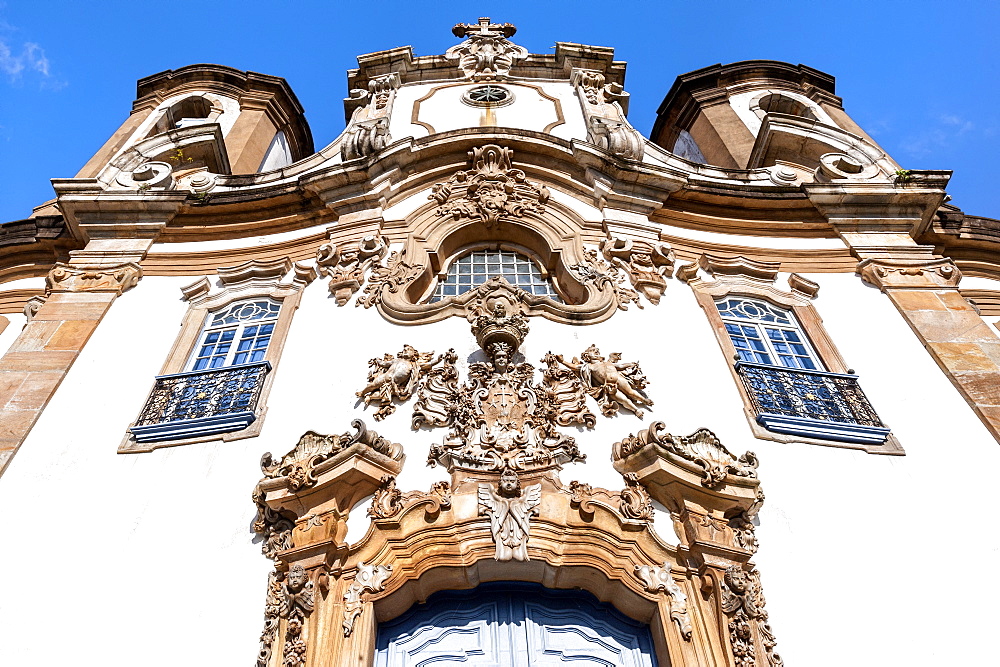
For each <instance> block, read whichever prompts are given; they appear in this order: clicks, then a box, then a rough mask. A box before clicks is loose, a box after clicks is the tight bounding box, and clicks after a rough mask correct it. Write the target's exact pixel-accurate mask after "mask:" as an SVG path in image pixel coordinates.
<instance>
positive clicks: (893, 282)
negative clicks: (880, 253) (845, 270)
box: [857, 258, 962, 292]
mask: <svg viewBox="0 0 1000 667" xmlns="http://www.w3.org/2000/svg"><path fill="white" fill-rule="evenodd" d="M857 274H858V275H859V276H861V279H862V280H864V281H865V282H866V283H868V284H869V285H873V286H875V287H878V288H879V289H880V290H882V291H883V292H884V291H886V290H887V289H955V288H957V287H958V283H959V282H960V281H961V280H962V272H961V271H959V269H958V267H957V266H955V263H954V262H953V261H951V259H948V258H942V259H933V260H929V261H919V260H916V261H914V260H905V259H904V260H900V259H865V260H863V261H862V262H860V263H859V264H858V268H857Z"/></svg>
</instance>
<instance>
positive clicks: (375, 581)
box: [343, 561, 392, 637]
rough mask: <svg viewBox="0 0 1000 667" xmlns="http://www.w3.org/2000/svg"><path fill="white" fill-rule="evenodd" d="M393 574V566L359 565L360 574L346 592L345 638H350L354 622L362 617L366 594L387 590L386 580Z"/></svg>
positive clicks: (362, 563) (355, 576)
mask: <svg viewBox="0 0 1000 667" xmlns="http://www.w3.org/2000/svg"><path fill="white" fill-rule="evenodd" d="M391 574H392V565H369V564H367V563H365V562H364V561H362V562H360V563H358V573H357V574H356V575H354V581H353V582H351V585H350V586H348V587H347V590H346V591H344V623H343V627H344V636H345V637H349V636H350V634H351V632H352V631H353V630H354V621H356V620H357V618H358V616H360V615H361V610H362V609H363V608H364V602H363V601H362V599H361V596H362V595H363V594H364V593H377V592H379V591H381V590H383V589H385V582H386V579H388V578H389V575H391Z"/></svg>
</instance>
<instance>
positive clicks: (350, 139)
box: [340, 72, 400, 161]
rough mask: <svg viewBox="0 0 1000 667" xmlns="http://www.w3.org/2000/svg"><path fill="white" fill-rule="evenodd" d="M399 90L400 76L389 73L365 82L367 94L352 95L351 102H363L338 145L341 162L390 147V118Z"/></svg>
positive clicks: (355, 91)
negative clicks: (366, 83) (393, 102)
mask: <svg viewBox="0 0 1000 667" xmlns="http://www.w3.org/2000/svg"><path fill="white" fill-rule="evenodd" d="M399 86H400V79H399V74H397V73H396V72H391V73H389V74H385V75H382V76H378V77H374V78H372V79H371V80H370V81H369V82H368V90H360V89H355V90H352V91H351V100H365V102H364V103H362V104H361V105H360V106H358V107H357V108H356V109H354V113H352V114H351V121H350V123H349V124H348V126H347V129H346V130H345V131H344V138H343V140H342V141H341V144H340V156H341V159H343V160H345V161H347V160H355V159H358V158H363V157H368V156H369V155H372V154H374V153H377V152H378V151H380V150H382V149H383V148H385V147H386V146H388V145H389V143H390V142H391V141H392V138H391V137H390V136H389V115H390V113H391V111H392V101H393V99H394V98H395V93H396V90H397V89H398V88H399Z"/></svg>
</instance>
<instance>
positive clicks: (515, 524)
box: [479, 468, 542, 561]
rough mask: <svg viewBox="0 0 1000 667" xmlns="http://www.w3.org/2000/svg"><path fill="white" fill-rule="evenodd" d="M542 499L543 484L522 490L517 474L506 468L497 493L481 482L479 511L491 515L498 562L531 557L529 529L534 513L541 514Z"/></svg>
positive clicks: (491, 526) (491, 527) (523, 559)
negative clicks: (529, 554)
mask: <svg viewBox="0 0 1000 667" xmlns="http://www.w3.org/2000/svg"><path fill="white" fill-rule="evenodd" d="M541 501H542V485H541V484H532V485H531V486H528V487H526V488H524V489H523V490H522V489H521V482H520V480H518V477H517V473H515V472H514V471H513V470H511V469H510V468H505V469H504V471H503V473H502V474H501V475H500V481H499V482H498V484H497V490H496V492H494V491H493V488H492V487H491V486H490V485H489V484H480V485H479V513H480V514H489V516H490V529H491V530H492V532H493V542H494V543H495V544H496V553H495V555H494V558H496V559H497V560H498V561H508V560H512V559H513V560H519V561H526V560H530V559H529V558H528V532H529V527H530V525H529V523H530V520H531V516H532V515H535V516H537V515H538V505H539V503H541Z"/></svg>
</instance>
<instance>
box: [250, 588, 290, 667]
mask: <svg viewBox="0 0 1000 667" xmlns="http://www.w3.org/2000/svg"><path fill="white" fill-rule="evenodd" d="M280 576H281V574H280V573H279V572H277V571H274V572H271V573H270V574H269V575H267V599H266V600H265V602H264V631H263V632H261V633H260V649H259V650H258V651H257V667H268V666H269V665H270V664H271V653H272V651H273V650H274V640H275V639H277V637H278V622H279V620H278V619H279V616H278V612H279V611H280V609H281V599H282V592H283V590H284V586H283V583H282V581H281V579H280V578H279V577H280Z"/></svg>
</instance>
